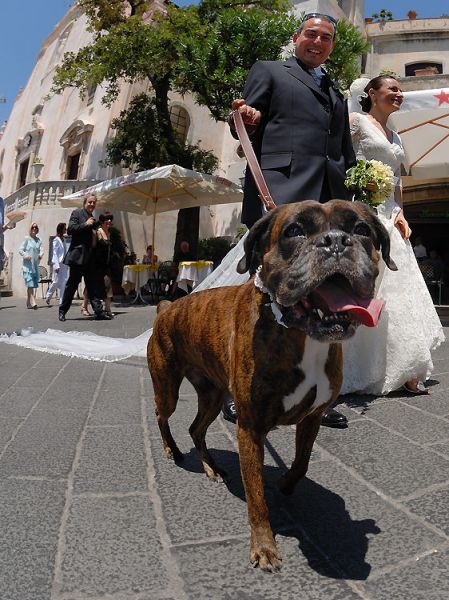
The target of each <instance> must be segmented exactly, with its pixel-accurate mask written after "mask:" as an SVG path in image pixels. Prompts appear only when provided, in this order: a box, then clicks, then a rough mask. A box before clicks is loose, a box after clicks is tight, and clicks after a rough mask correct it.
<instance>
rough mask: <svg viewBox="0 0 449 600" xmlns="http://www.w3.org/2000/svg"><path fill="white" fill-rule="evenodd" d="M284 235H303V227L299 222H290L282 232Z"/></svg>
mask: <svg viewBox="0 0 449 600" xmlns="http://www.w3.org/2000/svg"><path fill="white" fill-rule="evenodd" d="M284 235H285V237H300V236H303V235H305V233H304V229H303V228H302V226H301V225H300V224H299V223H292V224H291V225H289V226H288V227H287V229H286V230H285V232H284Z"/></svg>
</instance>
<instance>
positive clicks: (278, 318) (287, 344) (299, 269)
mask: <svg viewBox="0 0 449 600" xmlns="http://www.w3.org/2000/svg"><path fill="white" fill-rule="evenodd" d="M378 250H380V251H381V254H382V258H383V260H384V261H385V263H386V265H387V266H388V267H389V268H390V269H392V270H396V265H395V264H394V262H393V261H392V259H391V258H390V256H389V251H390V241H389V238H388V234H387V231H386V230H385V228H384V227H383V225H382V224H381V223H380V221H379V220H378V219H377V217H376V216H375V215H374V213H373V212H372V211H371V210H370V208H369V207H368V206H366V205H365V204H361V203H359V202H347V201H342V200H332V201H330V202H327V203H326V204H320V203H318V202H315V201H311V200H308V201H304V202H298V203H296V204H286V205H282V206H279V207H277V208H276V209H274V210H272V211H270V212H269V213H268V214H266V215H265V216H264V217H262V218H261V219H260V220H259V221H258V222H257V223H256V224H255V225H254V226H253V227H252V228H251V230H250V232H249V234H248V237H247V239H246V240H245V256H244V257H243V258H242V260H241V261H240V263H239V265H238V271H239V272H240V273H244V272H245V271H247V270H249V269H251V270H254V268H255V267H257V272H256V275H255V277H254V278H251V279H250V280H249V281H248V282H247V283H245V284H243V285H240V286H231V287H223V288H217V289H210V290H204V291H202V292H199V293H197V294H191V295H190V296H186V297H184V298H181V299H180V300H177V301H176V302H174V303H173V304H172V303H170V302H167V301H164V302H161V303H160V304H159V306H158V314H157V318H156V320H155V323H154V329H153V335H152V337H151V339H150V341H149V343H148V365H149V369H150V373H151V378H152V381H153V386H154V394H155V403H156V417H157V422H158V425H159V429H160V432H161V436H162V442H163V446H164V450H165V453H166V455H167V456H168V457H169V458H173V459H174V460H175V461H179V460H181V459H182V454H181V452H180V450H179V449H178V447H177V445H176V442H175V441H174V439H173V437H172V434H171V431H170V427H169V424H168V419H169V418H170V416H171V415H172V414H173V412H174V411H175V409H176V404H177V402H178V392H179V386H180V384H181V381H182V380H183V378H184V377H186V378H187V379H188V380H189V381H190V382H191V383H192V385H193V386H194V388H195V390H196V392H197V394H198V412H197V415H196V417H195V419H194V421H193V423H192V424H191V426H190V429H189V432H190V435H191V437H192V439H193V442H194V444H195V447H196V449H197V451H198V453H199V455H200V458H201V461H202V463H203V467H204V470H205V472H206V475H207V476H208V477H210V478H211V479H213V480H220V479H221V478H224V477H225V476H226V474H225V472H224V471H223V470H222V469H220V467H219V466H218V465H216V464H215V462H214V460H213V458H212V457H211V455H210V454H209V451H208V449H207V447H206V442H205V436H206V431H207V428H208V427H209V425H210V424H211V423H212V422H213V421H214V419H215V418H216V417H217V416H218V414H219V413H220V409H221V407H222V404H223V402H224V399H225V397H226V395H227V394H228V393H231V394H232V397H233V399H234V402H235V406H236V410H237V417H238V420H237V438H238V446H239V455H240V469H241V474H242V480H243V485H244V489H245V495H246V501H247V507H248V517H249V524H250V528H251V549H250V560H251V563H252V564H253V565H254V566H256V565H259V566H260V567H261V568H262V569H264V570H268V571H275V570H278V569H279V568H280V565H281V557H280V554H279V551H278V549H277V546H276V542H275V540H274V536H273V532H272V530H271V527H270V523H269V518H268V508H267V505H266V502H265V498H264V487H263V476H262V471H263V456H264V441H265V438H266V436H267V434H268V432H269V431H270V430H271V429H272V428H273V427H275V426H276V425H292V424H296V454H295V458H294V461H293V464H292V466H291V468H290V470H288V471H287V472H286V473H285V474H284V475H283V476H282V477H281V478H280V480H279V487H280V490H281V491H282V492H283V493H284V494H291V493H292V492H293V489H294V487H295V484H296V483H297V481H298V480H299V479H300V478H301V477H304V475H305V474H306V472H307V468H308V463H309V458H310V454H311V452H312V446H313V443H314V441H315V438H316V436H317V433H318V429H319V427H320V420H321V415H322V413H323V412H324V411H325V410H326V408H327V407H328V406H330V405H331V404H332V403H333V402H334V401H335V400H336V398H337V396H338V393H339V390H340V386H341V382H342V350H341V344H340V343H339V342H340V341H341V340H345V339H347V338H349V337H350V336H352V335H353V334H354V332H355V330H356V328H357V327H358V326H359V325H360V324H361V323H364V324H366V325H368V326H374V325H375V324H376V322H377V319H378V318H379V314H380V309H381V306H382V301H381V300H373V299H372V298H373V296H374V285H375V280H376V277H377V275H378V272H379V265H378V263H379V253H378ZM253 272H254V271H253Z"/></svg>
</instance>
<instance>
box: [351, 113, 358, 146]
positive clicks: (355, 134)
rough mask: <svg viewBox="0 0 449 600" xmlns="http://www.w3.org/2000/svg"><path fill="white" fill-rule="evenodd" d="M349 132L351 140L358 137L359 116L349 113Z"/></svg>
mask: <svg viewBox="0 0 449 600" xmlns="http://www.w3.org/2000/svg"><path fill="white" fill-rule="evenodd" d="M349 131H350V132H351V138H352V140H355V139H357V138H358V137H359V136H360V114H359V113H351V114H350V115H349Z"/></svg>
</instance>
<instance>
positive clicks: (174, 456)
mask: <svg viewBox="0 0 449 600" xmlns="http://www.w3.org/2000/svg"><path fill="white" fill-rule="evenodd" d="M164 450H165V456H166V457H167V458H168V459H170V460H174V461H175V462H181V461H182V460H184V455H183V453H182V452H181V450H180V449H179V448H178V447H177V446H175V447H174V448H170V447H169V446H165V448H164Z"/></svg>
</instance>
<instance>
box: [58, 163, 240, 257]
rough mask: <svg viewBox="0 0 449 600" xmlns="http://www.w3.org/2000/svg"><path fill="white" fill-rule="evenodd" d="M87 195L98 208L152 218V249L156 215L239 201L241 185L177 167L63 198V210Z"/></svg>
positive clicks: (134, 175) (110, 182)
mask: <svg viewBox="0 0 449 600" xmlns="http://www.w3.org/2000/svg"><path fill="white" fill-rule="evenodd" d="M88 194H95V195H96V196H97V207H99V208H109V209H114V210H119V211H124V212H132V213H136V214H139V215H140V214H143V215H152V216H153V228H152V229H153V231H152V242H153V248H155V244H154V236H155V229H156V215H157V213H161V212H167V211H170V210H179V209H181V208H191V207H195V206H211V205H213V204H228V203H231V202H241V201H242V197H243V192H242V189H241V187H240V186H238V185H236V184H235V183H232V181H229V180H228V179H225V178H224V177H216V176H214V175H205V174H204V173H199V172H198V171H191V170H190V169H184V168H183V167H179V166H178V165H166V166H163V167H156V168H155V169H150V170H148V171H141V172H140V173H131V174H130V175H123V176H121V177H116V178H115V179H108V180H107V181H103V182H102V183H98V184H96V185H94V186H91V187H89V188H86V189H84V190H81V191H79V192H76V193H75V194H70V195H69V196H64V197H63V198H62V199H61V206H63V207H77V206H82V204H83V200H84V198H85V197H86V196H87V195H88Z"/></svg>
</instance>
